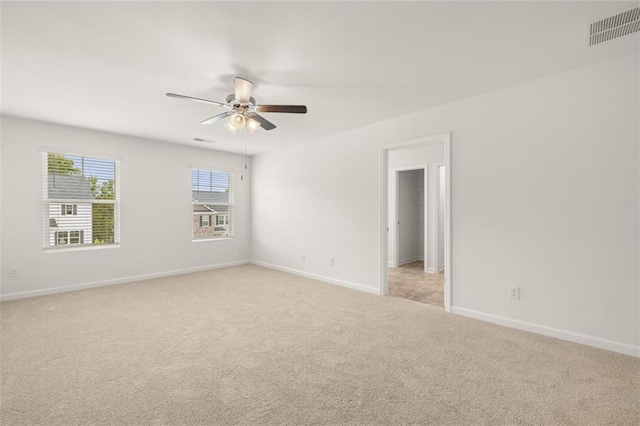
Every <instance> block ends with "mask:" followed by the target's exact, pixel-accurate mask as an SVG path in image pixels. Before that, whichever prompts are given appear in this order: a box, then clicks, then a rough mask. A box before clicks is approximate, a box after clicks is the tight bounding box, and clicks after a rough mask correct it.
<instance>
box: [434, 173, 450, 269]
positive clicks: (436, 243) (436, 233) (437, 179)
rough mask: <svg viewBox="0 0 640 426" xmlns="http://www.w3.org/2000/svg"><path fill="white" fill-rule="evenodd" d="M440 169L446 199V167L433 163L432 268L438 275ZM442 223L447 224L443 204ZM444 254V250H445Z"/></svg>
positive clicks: (445, 210) (445, 207) (445, 209)
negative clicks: (442, 174) (433, 216)
mask: <svg viewBox="0 0 640 426" xmlns="http://www.w3.org/2000/svg"><path fill="white" fill-rule="evenodd" d="M440 167H444V173H445V179H444V180H445V198H446V188H447V187H446V183H447V167H446V166H445V164H444V163H435V164H433V175H434V176H433V179H434V181H435V182H434V189H435V193H434V194H433V195H434V197H433V200H434V203H433V204H434V212H433V214H434V215H435V217H436V221H435V225H436V226H435V229H433V230H432V231H433V233H434V238H433V241H434V243H433V250H434V264H435V265H434V267H435V273H436V274H439V273H440V263H441V262H440V261H441V260H442V259H440V256H439V254H440V250H439V247H440V232H439V231H440V229H439V224H438V218H439V217H440ZM443 216H444V221H445V223H446V222H447V206H446V203H445V206H444V215H443ZM445 253H446V248H445ZM444 269H445V271H446V270H447V267H446V266H445V268H444Z"/></svg>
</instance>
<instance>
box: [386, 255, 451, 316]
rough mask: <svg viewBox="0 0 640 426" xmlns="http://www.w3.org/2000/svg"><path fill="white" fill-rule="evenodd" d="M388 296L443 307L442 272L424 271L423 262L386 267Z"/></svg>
mask: <svg viewBox="0 0 640 426" xmlns="http://www.w3.org/2000/svg"><path fill="white" fill-rule="evenodd" d="M388 271H389V272H388V282H389V296H394V297H402V298H404V299H411V300H415V301H416V302H421V303H427V304H429V305H433V306H437V307H439V308H443V307H444V273H443V272H441V273H439V274H429V273H427V272H424V262H423V261H421V260H418V261H416V262H411V263H407V264H406V265H402V266H401V267H399V268H388Z"/></svg>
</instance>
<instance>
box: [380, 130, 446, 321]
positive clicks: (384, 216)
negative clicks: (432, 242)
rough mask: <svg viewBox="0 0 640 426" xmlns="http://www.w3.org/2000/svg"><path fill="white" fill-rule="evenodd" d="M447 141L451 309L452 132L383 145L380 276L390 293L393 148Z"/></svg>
mask: <svg viewBox="0 0 640 426" xmlns="http://www.w3.org/2000/svg"><path fill="white" fill-rule="evenodd" d="M437 143H443V144H444V166H445V186H446V193H445V229H444V267H445V281H444V309H445V311H446V312H451V304H452V297H451V288H452V283H453V280H452V269H451V253H452V250H451V187H452V185H451V133H450V132H449V133H442V134H439V135H433V136H428V137H423V138H417V139H411V140H408V141H403V142H398V143H394V144H389V145H383V146H381V147H380V262H379V276H380V280H379V282H380V287H379V292H380V294H381V295H383V296H386V295H387V294H388V293H389V285H388V284H389V283H388V282H387V269H388V267H389V265H388V255H389V247H388V244H389V235H388V229H387V228H388V226H389V223H388V211H389V207H388V203H389V194H388V192H389V150H391V149H396V148H407V147H412V146H420V145H432V144H437Z"/></svg>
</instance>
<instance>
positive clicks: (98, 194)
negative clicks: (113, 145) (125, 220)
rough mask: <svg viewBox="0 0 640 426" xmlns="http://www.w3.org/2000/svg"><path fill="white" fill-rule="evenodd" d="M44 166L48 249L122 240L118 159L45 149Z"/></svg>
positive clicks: (44, 236) (103, 243)
mask: <svg viewBox="0 0 640 426" xmlns="http://www.w3.org/2000/svg"><path fill="white" fill-rule="evenodd" d="M42 167H43V173H42V174H43V206H44V209H43V223H44V235H43V245H44V247H45V248H51V247H56V246H70V245H78V244H84V245H87V246H88V245H106V244H115V243H119V242H120V202H119V201H120V196H119V164H118V162H117V161H115V160H108V159H101V158H90V157H81V156H77V155H67V154H59V153H52V152H45V153H43V154H42Z"/></svg>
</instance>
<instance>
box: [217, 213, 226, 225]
mask: <svg viewBox="0 0 640 426" xmlns="http://www.w3.org/2000/svg"><path fill="white" fill-rule="evenodd" d="M228 224H229V215H226V214H219V215H217V216H216V226H221V225H228Z"/></svg>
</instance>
